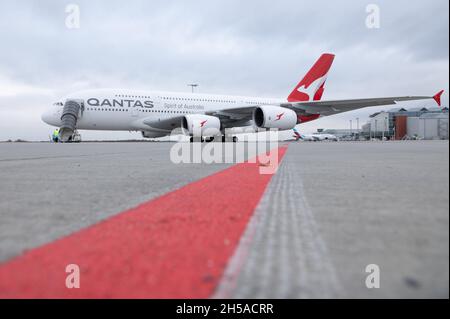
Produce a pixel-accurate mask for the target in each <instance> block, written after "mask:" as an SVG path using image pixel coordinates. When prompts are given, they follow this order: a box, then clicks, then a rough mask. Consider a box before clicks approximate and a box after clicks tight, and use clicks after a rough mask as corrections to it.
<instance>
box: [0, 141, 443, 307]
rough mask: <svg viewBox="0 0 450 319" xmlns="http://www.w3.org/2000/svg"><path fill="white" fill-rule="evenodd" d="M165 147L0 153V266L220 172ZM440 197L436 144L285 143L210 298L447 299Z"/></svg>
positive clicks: (87, 146)
mask: <svg viewBox="0 0 450 319" xmlns="http://www.w3.org/2000/svg"><path fill="white" fill-rule="evenodd" d="M172 145H173V144H172V143H82V144H49V143H0V261H6V260H8V259H10V258H12V257H14V256H17V255H19V254H20V253H21V252H23V251H24V250H26V249H30V248H33V247H37V246H40V245H42V244H44V243H47V242H50V241H52V240H55V239H57V238H60V237H61V236H65V235H68V234H70V233H72V232H74V231H77V230H79V229H81V228H83V227H86V226H89V225H92V224H93V223H96V222H98V221H100V220H102V219H104V218H107V217H109V216H112V215H114V214H117V213H118V212H121V211H123V210H124V209H127V208H130V207H133V206H136V205H137V204H139V203H141V202H143V201H146V200H149V199H151V198H154V197H156V196H158V195H161V194H164V193H166V192H168V191H171V190H174V189H176V188H179V187H180V186H183V185H186V184H188V183H190V182H192V181H195V180H198V179H200V178H202V177H204V176H207V175H210V174H212V173H214V172H217V171H220V170H222V169H224V168H226V167H228V166H229V165H230V164H173V163H172V162H171V161H170V159H169V150H170V147H171V146H172ZM448 194H449V145H448V142H447V141H410V142H338V143H331V142H323V143H312V142H311V143H308V142H303V143H301V142H300V143H289V149H288V151H287V153H286V155H285V157H284V159H283V162H282V163H281V166H280V167H279V170H278V172H277V174H276V175H275V176H274V177H273V178H272V181H271V182H270V183H269V186H268V188H267V189H266V192H265V194H264V196H263V198H262V199H261V201H260V203H259V206H258V207H257V209H256V211H255V214H254V216H253V218H252V220H251V222H250V223H249V225H248V227H247V230H246V232H245V233H244V236H243V237H242V239H241V243H240V245H239V247H238V249H237V250H236V253H235V256H234V257H233V258H232V260H231V261H230V262H229V265H228V266H227V269H226V273H225V275H224V277H223V279H222V282H221V284H220V285H219V287H218V289H217V292H216V296H219V297H220V296H222V297H248V298H265V297H273V298H284V297H288V298H328V297H329V298H333V297H337V298H346V297H348V298H366V297H367V298H432V297H438V298H448V296H449V288H448V287H449V263H448V260H449V214H448V211H449V195H448ZM368 264H376V265H378V266H379V269H380V288H373V289H368V288H367V287H366V285H365V280H366V277H367V275H368V273H366V272H365V267H366V266H367V265H368Z"/></svg>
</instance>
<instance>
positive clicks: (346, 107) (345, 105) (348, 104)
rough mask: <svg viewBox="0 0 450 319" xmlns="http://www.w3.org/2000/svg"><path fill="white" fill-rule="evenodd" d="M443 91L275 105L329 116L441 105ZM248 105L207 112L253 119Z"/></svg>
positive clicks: (229, 118) (225, 117)
mask: <svg viewBox="0 0 450 319" xmlns="http://www.w3.org/2000/svg"><path fill="white" fill-rule="evenodd" d="M441 94H442V91H440V92H439V93H437V94H436V95H434V96H399V97H383V98H365V99H352V100H331V101H306V102H285V103H280V104H278V105H275V106H281V107H285V108H288V109H291V110H293V111H295V112H296V113H297V114H298V115H320V116H328V115H334V114H338V113H343V112H348V111H353V110H357V109H361V108H364V107H369V106H381V105H391V104H396V103H397V102H403V101H414V100H426V99H434V100H435V101H436V103H438V104H439V105H440V96H441ZM258 106H259V105H255V106H246V107H241V108H233V109H225V110H220V111H213V112H207V113H206V114H208V115H212V116H217V117H219V118H220V119H221V120H222V121H228V122H232V123H233V124H235V122H244V121H249V120H251V119H252V114H253V110H254V109H255V108H256V107H258Z"/></svg>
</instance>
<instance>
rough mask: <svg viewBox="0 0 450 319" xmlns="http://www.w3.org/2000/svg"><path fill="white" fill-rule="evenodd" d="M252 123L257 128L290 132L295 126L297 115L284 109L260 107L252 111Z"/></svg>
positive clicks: (269, 106) (272, 106)
mask: <svg viewBox="0 0 450 319" xmlns="http://www.w3.org/2000/svg"><path fill="white" fill-rule="evenodd" d="M253 122H254V123H255V125H256V127H258V128H265V129H271V128H277V129H280V130H290V129H293V128H294V127H295V125H296V124H297V114H296V113H295V112H294V111H292V110H291V109H287V108H285V107H280V106H274V105H262V106H258V107H257V108H255V110H254V111H253Z"/></svg>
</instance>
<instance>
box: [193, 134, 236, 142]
mask: <svg viewBox="0 0 450 319" xmlns="http://www.w3.org/2000/svg"><path fill="white" fill-rule="evenodd" d="M215 140H220V141H221V142H222V143H225V142H233V143H236V142H238V141H239V140H238V138H237V136H232V137H231V138H230V137H225V135H222V137H220V136H211V137H203V136H201V137H200V138H199V137H195V138H194V137H193V136H191V137H190V139H189V142H191V143H193V142H194V141H195V142H202V143H203V142H206V143H209V142H213V141H215Z"/></svg>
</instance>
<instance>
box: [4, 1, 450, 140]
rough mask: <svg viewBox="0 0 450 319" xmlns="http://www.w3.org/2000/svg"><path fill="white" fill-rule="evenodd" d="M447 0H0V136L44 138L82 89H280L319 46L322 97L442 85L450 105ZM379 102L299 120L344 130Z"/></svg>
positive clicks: (284, 91)
mask: <svg viewBox="0 0 450 319" xmlns="http://www.w3.org/2000/svg"><path fill="white" fill-rule="evenodd" d="M70 3H73V4H76V5H78V6H79V8H80V28H78V29H70V28H67V27H66V23H65V20H66V18H67V15H68V13H66V12H65V10H66V6H67V5H68V4H70ZM371 3H374V4H377V5H378V7H379V9H380V28H367V26H366V18H367V15H368V13H367V12H366V6H367V5H368V4H371ZM448 6H449V1H448V0H433V1H411V0H409V1H399V0H396V1H370V0H369V1H361V0H354V1H350V0H349V1H331V0H329V1H316V0H315V1H312V0H311V1H299V0H292V1H282V0H277V1H274V0H271V1H261V0H258V1H241V0H236V1H234V0H227V1H211V0H205V1H132V0H127V1H72V2H69V1H68V2H65V1H42V0H39V1H38V0H36V1H26V0H23V1H13V0H11V1H9V0H0V9H1V10H0V43H1V47H0V48H1V49H0V140H6V139H17V138H23V139H28V140H44V139H47V137H48V135H49V133H50V132H51V130H52V129H51V127H49V126H48V125H46V124H44V123H42V122H41V119H40V114H41V113H42V112H43V111H44V109H45V108H46V107H49V106H50V105H51V104H52V103H53V102H54V101H56V100H57V99H58V98H59V97H60V96H63V95H64V94H67V93H70V92H73V91H77V90H81V89H90V88H101V87H115V88H136V89H147V90H167V91H189V90H190V89H189V87H187V83H192V82H195V83H199V84H200V87H199V88H198V92H203V93H218V94H236V95H250V96H264V97H282V98H285V97H286V96H287V95H288V94H289V93H290V91H291V90H292V89H293V87H294V86H295V84H296V83H297V82H298V81H299V80H300V78H301V77H302V76H303V75H304V74H305V72H306V71H307V70H308V69H309V67H310V66H311V65H312V63H314V61H315V60H316V59H317V58H318V56H319V55H320V54H321V53H323V52H331V53H334V54H336V58H335V60H334V64H333V66H332V69H331V71H330V73H329V76H328V80H327V85H326V89H325V93H324V96H323V99H338V98H359V97H382V96H400V95H433V94H434V93H436V92H437V91H438V90H439V89H445V90H446V93H444V96H443V103H444V105H448V88H449V85H448V75H449V13H448V12H449V8H448ZM419 105H421V106H422V105H424V106H434V104H433V102H430V101H428V102H420V104H419ZM402 106H403V105H402ZM405 106H416V104H412V103H408V104H406V105H405ZM379 109H380V108H371V109H367V110H360V111H356V112H351V113H345V114H341V115H337V116H333V117H328V118H323V119H320V120H318V121H315V122H311V123H310V124H305V125H302V126H300V127H299V128H300V129H301V130H302V131H303V132H312V131H314V130H316V129H317V128H348V127H349V120H350V119H355V118H356V117H359V118H360V119H361V120H360V122H361V123H363V122H365V120H366V119H367V116H368V115H369V114H371V113H373V112H374V111H376V110H379ZM384 109H389V107H385V108H384ZM82 135H83V138H84V139H87V138H104V139H107V138H134V137H138V136H139V135H138V134H135V133H129V132H123V133H113V132H82Z"/></svg>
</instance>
